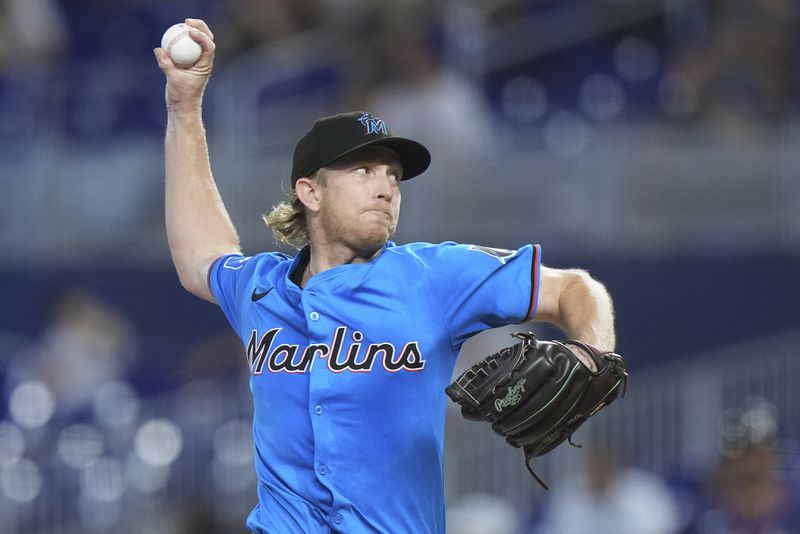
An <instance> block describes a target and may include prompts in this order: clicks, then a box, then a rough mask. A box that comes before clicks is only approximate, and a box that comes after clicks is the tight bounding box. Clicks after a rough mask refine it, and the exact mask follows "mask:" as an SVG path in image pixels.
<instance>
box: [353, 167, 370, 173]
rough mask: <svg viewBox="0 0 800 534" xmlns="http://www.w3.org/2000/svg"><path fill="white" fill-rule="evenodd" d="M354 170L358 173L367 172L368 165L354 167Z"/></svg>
mask: <svg viewBox="0 0 800 534" xmlns="http://www.w3.org/2000/svg"><path fill="white" fill-rule="evenodd" d="M354 172H356V173H358V174H367V173H369V167H366V166H362V167H356V168H355V169H354Z"/></svg>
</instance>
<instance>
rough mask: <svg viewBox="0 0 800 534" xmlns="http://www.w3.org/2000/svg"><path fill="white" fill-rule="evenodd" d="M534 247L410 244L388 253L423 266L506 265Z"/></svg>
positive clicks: (394, 248) (446, 242) (387, 250)
mask: <svg viewBox="0 0 800 534" xmlns="http://www.w3.org/2000/svg"><path fill="white" fill-rule="evenodd" d="M534 247H535V246H534V245H526V246H524V247H522V248H519V249H514V250H509V249H504V248H496V247H488V246H484V245H474V244H469V243H456V242H455V241H444V242H442V243H425V242H420V243H409V244H406V245H401V246H390V247H388V248H387V249H386V252H388V253H390V254H394V255H398V256H402V257H407V258H413V259H414V260H416V261H419V262H420V263H422V264H423V265H431V264H439V263H450V262H455V263H459V264H460V263H468V264H475V263H477V264H480V263H490V264H495V263H499V264H501V265H502V264H505V263H506V262H507V261H509V260H510V259H512V258H513V257H515V256H517V255H519V254H520V253H522V252H524V251H525V250H526V249H533V248H534Z"/></svg>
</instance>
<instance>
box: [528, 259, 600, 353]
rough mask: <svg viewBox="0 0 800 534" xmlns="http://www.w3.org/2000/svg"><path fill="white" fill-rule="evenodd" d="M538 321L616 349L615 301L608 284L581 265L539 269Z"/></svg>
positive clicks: (575, 336)
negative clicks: (579, 266) (609, 292)
mask: <svg viewBox="0 0 800 534" xmlns="http://www.w3.org/2000/svg"><path fill="white" fill-rule="evenodd" d="M533 319H534V321H541V322H547V323H551V324H553V325H555V326H557V327H558V328H560V329H561V330H562V331H563V332H564V333H565V334H566V335H567V337H570V338H573V339H577V340H580V341H583V342H584V343H588V344H589V345H592V346H594V347H596V348H598V349H601V350H604V351H613V350H614V348H615V345H616V335H615V333H614V305H613V303H612V302H611V296H610V295H609V294H608V291H606V288H605V287H604V286H603V284H601V283H600V282H598V281H597V280H594V279H593V278H592V277H591V276H589V273H587V272H586V271H582V270H578V269H568V270H561V269H551V268H548V267H544V266H542V267H541V269H540V272H539V305H538V307H537V310H536V315H535V316H534V318H533Z"/></svg>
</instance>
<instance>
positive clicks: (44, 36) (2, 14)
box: [0, 0, 67, 71]
mask: <svg viewBox="0 0 800 534" xmlns="http://www.w3.org/2000/svg"><path fill="white" fill-rule="evenodd" d="M66 36H67V31H66V23H65V21H64V18H63V16H62V14H61V11H60V10H59V8H58V5H57V3H56V2H53V1H52V0H0V71H7V70H9V69H13V68H17V67H29V66H31V65H35V64H46V63H49V62H51V61H53V60H54V59H56V58H57V57H58V56H59V55H60V54H61V52H63V50H64V47H65V45H66Z"/></svg>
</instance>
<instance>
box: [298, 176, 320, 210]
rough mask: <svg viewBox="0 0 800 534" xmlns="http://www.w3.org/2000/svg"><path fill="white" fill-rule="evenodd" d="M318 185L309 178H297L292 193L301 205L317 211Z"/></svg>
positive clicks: (318, 199)
mask: <svg viewBox="0 0 800 534" xmlns="http://www.w3.org/2000/svg"><path fill="white" fill-rule="evenodd" d="M320 188H321V186H320V184H319V183H318V182H317V181H315V180H311V179H309V178H299V179H298V180H297V183H295V185H294V192H295V194H296V195H297V198H298V199H299V200H300V202H302V203H303V205H304V206H305V207H306V208H307V209H309V210H311V211H313V212H318V211H319V201H320Z"/></svg>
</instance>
